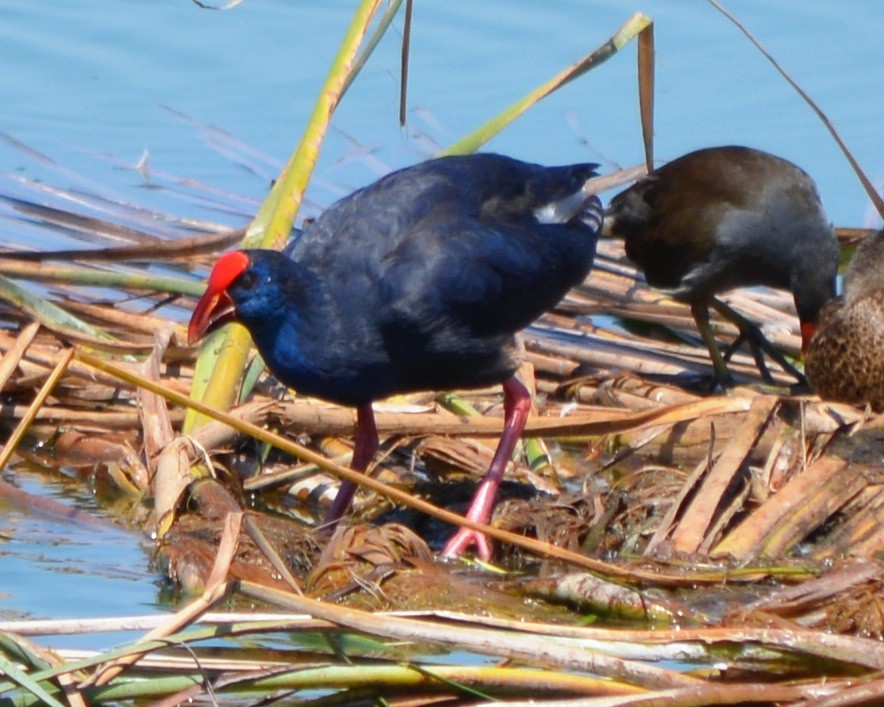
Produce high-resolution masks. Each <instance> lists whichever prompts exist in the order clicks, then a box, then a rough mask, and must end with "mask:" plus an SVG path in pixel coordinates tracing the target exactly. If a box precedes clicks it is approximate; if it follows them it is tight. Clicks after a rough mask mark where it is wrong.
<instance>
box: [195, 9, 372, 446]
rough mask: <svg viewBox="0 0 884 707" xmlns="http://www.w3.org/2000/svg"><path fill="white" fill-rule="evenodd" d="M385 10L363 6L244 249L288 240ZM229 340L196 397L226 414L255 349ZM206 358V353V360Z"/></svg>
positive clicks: (236, 333) (235, 333)
mask: <svg viewBox="0 0 884 707" xmlns="http://www.w3.org/2000/svg"><path fill="white" fill-rule="evenodd" d="M379 5H380V0H363V1H362V2H361V3H360V4H359V7H358V9H357V10H356V13H355V15H354V16H353V20H352V21H351V23H350V27H349V29H348V30H347V33H346V35H345V36H344V40H343V42H342V43H341V48H340V49H339V51H338V54H337V56H336V57H335V59H334V61H333V62H332V66H331V68H330V70H329V73H328V77H327V78H326V81H325V84H324V86H323V87H322V90H321V91H320V93H319V97H318V98H317V100H316V104H315V106H314V109H313V114H312V115H311V116H310V120H309V122H308V124H307V128H306V129H305V131H304V135H303V137H302V138H301V141H300V143H299V144H298V147H297V148H296V149H295V152H294V154H293V155H292V157H291V158H290V159H289V161H288V163H287V164H286V166H285V168H284V169H283V171H282V174H281V175H280V177H279V179H278V180H277V181H276V184H275V185H274V187H273V189H272V190H271V191H270V195H269V196H268V197H267V200H266V201H265V202H264V204H263V205H262V206H261V208H260V210H259V211H258V214H257V216H255V219H254V221H252V223H251V225H250V226H249V228H248V230H247V231H246V235H245V237H244V238H243V241H242V247H243V248H256V247H261V248H281V247H282V245H283V244H284V243H285V241H286V240H287V239H288V237H289V233H290V232H291V229H292V224H293V223H294V220H295V215H296V214H297V211H298V207H299V206H300V204H301V199H302V198H303V196H304V191H305V190H306V189H307V183H308V182H309V180H310V175H311V174H312V173H313V168H314V167H315V165H316V160H317V159H318V157H319V149H320V147H321V145H322V141H323V139H324V138H325V135H326V132H327V131H328V126H329V123H330V122H331V117H332V113H333V112H334V110H335V108H336V107H337V105H338V103H339V101H340V100H341V97H342V96H343V93H344V91H345V90H346V88H347V86H348V85H349V82H350V81H352V76H353V75H354V72H355V71H356V70H358V68H359V66H361V64H360V65H359V66H357V65H356V64H355V63H354V58H355V56H356V52H357V51H358V50H359V47H360V45H361V44H362V41H363V39H364V37H365V34H366V32H367V30H368V25H369V24H370V23H371V19H372V17H373V16H374V13H375V11H376V10H377V8H378V6H379ZM224 336H225V339H224V343H223V344H222V345H221V346H220V347H218V350H219V351H220V353H219V354H218V358H217V361H216V363H215V365H214V366H213V369H212V374H211V375H210V376H209V377H208V378H207V379H200V380H194V386H193V389H192V391H191V392H192V395H193V397H194V398H195V399H197V400H203V401H204V402H206V403H208V404H210V405H211V406H212V407H216V408H221V409H223V410H226V409H228V408H229V407H230V406H231V405H232V404H233V401H234V400H235V399H236V391H237V389H238V387H239V381H240V378H241V377H242V372H243V369H244V368H245V364H246V358H247V356H248V352H249V349H250V347H251V338H250V337H249V335H248V332H247V331H246V330H245V328H244V327H241V326H234V327H228V328H227V329H226V331H225V335H224ZM216 345H217V344H216V343H215V341H214V340H213V341H211V342H208V343H207V344H206V345H204V346H203V351H210V352H211V351H212V350H213V349H215V347H216ZM206 355H208V356H213V355H214V354H213V353H209V354H206ZM202 356H203V353H202V352H201V353H200V358H202ZM205 421H206V420H205V418H204V417H201V416H199V415H196V414H192V413H190V412H189V413H188V416H187V417H186V418H185V421H184V432H185V433H187V432H189V431H190V430H192V429H194V427H197V426H199V425H200V424H202V423H203V422H205Z"/></svg>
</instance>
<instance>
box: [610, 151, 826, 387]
mask: <svg viewBox="0 0 884 707" xmlns="http://www.w3.org/2000/svg"><path fill="white" fill-rule="evenodd" d="M605 233H606V234H607V235H611V236H615V237H620V238H624V239H625V240H626V254H627V256H629V258H630V259H631V260H632V261H633V262H634V263H635V264H636V265H637V266H638V267H639V268H641V270H642V271H644V274H645V278H646V279H647V281H648V283H649V284H650V285H652V286H653V287H656V288H659V289H662V290H667V291H670V292H671V294H672V296H673V297H674V298H675V299H677V300H679V301H682V302H686V303H688V304H690V306H691V314H692V315H693V317H694V320H695V321H696V323H697V328H698V329H699V331H700V335H701V336H702V337H703V342H704V343H705V344H706V347H707V348H708V349H709V355H710V357H711V358H712V364H713V367H714V369H715V377H716V379H717V380H718V381H719V382H720V383H722V384H727V383H730V382H732V380H731V377H730V374H729V373H728V371H727V366H726V364H725V357H723V356H722V354H721V352H720V351H719V349H718V346H717V345H716V342H715V337H714V335H713V332H712V328H711V327H710V325H709V306H712V307H714V308H715V309H716V310H717V311H718V312H719V313H720V314H721V315H722V316H724V317H725V318H727V319H729V320H730V321H732V322H733V323H734V324H736V326H737V327H738V328H739V329H740V336H739V338H738V339H737V340H736V342H735V343H734V348H736V346H737V345H739V344H740V343H741V342H742V341H744V340H748V341H749V343H750V345H751V346H752V350H753V353H754V354H755V359H756V362H757V364H758V368H759V371H760V372H761V374H762V375H763V376H764V377H765V379H766V380H770V374H769V373H768V371H767V369H766V367H765V366H764V362H763V359H762V355H761V350H763V351H765V352H767V353H768V355H770V356H771V357H772V358H773V359H774V360H775V361H777V362H778V363H779V364H780V365H781V366H783V367H784V368H786V369H787V370H789V371H790V372H792V373H793V375H796V377H798V378H799V380H801V379H802V378H801V374H800V373H798V372H797V371H796V370H795V369H794V368H793V367H792V366H791V365H790V364H789V363H788V361H786V360H785V358H784V357H783V355H782V354H781V353H780V352H779V351H778V350H777V349H776V348H775V347H773V346H772V345H771V344H770V343H769V342H768V341H767V340H766V339H765V338H764V336H763V335H762V333H761V331H760V330H759V328H758V326H757V325H755V324H753V323H752V322H750V321H748V320H747V319H746V318H745V317H743V316H741V315H739V314H738V313H737V312H734V311H733V310H732V309H731V308H730V307H728V306H727V305H725V304H724V303H723V302H720V301H719V300H717V299H716V298H715V295H716V294H718V293H719V292H724V291H726V290H730V289H732V288H735V287H744V286H750V285H769V286H771V287H777V288H782V289H786V290H790V291H791V292H792V294H793V295H794V298H795V308H796V310H797V311H798V318H799V320H800V322H801V335H802V350H806V347H807V344H808V343H809V341H810V337H811V336H812V334H813V331H814V328H815V325H816V322H817V319H818V317H819V313H820V310H821V309H822V307H823V305H824V304H826V302H828V301H829V300H830V299H831V298H832V297H834V296H835V277H836V274H837V269H838V252H839V248H838V242H837V240H836V238H835V233H834V231H833V229H832V227H831V225H830V224H829V221H828V219H827V218H826V215H825V213H824V211H823V207H822V204H821V202H820V198H819V195H818V193H817V190H816V186H815V185H814V182H813V180H812V179H811V178H810V177H809V176H808V175H807V174H806V173H805V172H804V171H803V170H801V169H799V168H798V167H796V166H795V165H794V164H792V163H791V162H788V161H786V160H784V159H781V158H779V157H776V156H774V155H771V154H769V153H767V152H762V151H760V150H754V149H751V148H748V147H735V146H731V147H712V148H707V149H704V150H698V151H696V152H691V153H690V154H687V155H684V156H683V157H679V158H678V159H676V160H673V161H672V162H669V163H668V164H665V165H663V166H662V167H660V168H659V169H656V170H654V171H653V172H652V173H651V174H649V175H648V176H647V177H645V178H644V179H642V180H640V181H639V182H637V183H636V184H634V185H633V186H631V187H630V188H629V189H627V190H625V191H623V192H621V193H620V194H618V195H617V196H615V197H614V198H613V199H612V200H611V204H610V206H609V207H608V210H607V214H606V217H605Z"/></svg>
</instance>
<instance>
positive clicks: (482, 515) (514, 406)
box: [443, 376, 531, 560]
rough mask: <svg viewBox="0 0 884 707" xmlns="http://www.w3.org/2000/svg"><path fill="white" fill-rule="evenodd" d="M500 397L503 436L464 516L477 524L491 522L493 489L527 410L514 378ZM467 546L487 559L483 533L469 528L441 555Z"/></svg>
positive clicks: (528, 397)
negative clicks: (501, 401) (502, 413)
mask: <svg viewBox="0 0 884 707" xmlns="http://www.w3.org/2000/svg"><path fill="white" fill-rule="evenodd" d="M503 395H504V397H503V409H504V424H503V434H501V436H500V442H498V444H497V451H495V452H494V458H493V459H492V460H491V466H489V467H488V473H487V474H485V478H484V479H482V483H480V484H479V488H477V489H476V493H475V495H474V496H473V502H472V503H471V504H470V509H469V511H467V514H466V517H467V518H469V519H470V520H472V521H475V522H477V523H488V521H489V520H491V513H492V511H493V510H494V500H495V498H496V497H497V489H498V488H499V487H500V482H501V480H502V479H503V474H504V472H505V471H506V467H507V465H508V464H509V461H510V458H511V457H512V455H513V449H515V447H516V442H518V441H519V437H521V435H522V430H523V429H525V422H526V421H527V420H528V412H529V411H530V410H531V394H530V393H529V392H528V389H527V388H525V386H524V385H522V384H521V383H520V382H519V381H518V379H516V377H515V376H513V377H512V378H508V379H507V380H506V381H505V382H504V384H503ZM471 545H475V546H476V551H477V552H478V553H479V557H481V558H482V559H483V560H489V559H491V545H490V543H489V542H488V538H487V537H486V536H485V534H484V533H480V532H478V531H476V530H470V529H469V528H460V529H459V530H458V531H457V532H456V533H455V534H454V536H453V537H452V538H451V540H449V541H448V544H447V545H446V546H445V550H444V551H443V554H444V555H445V556H446V557H457V556H458V555H460V554H461V553H462V552H463V551H464V550H466V549H467V548H468V547H470V546H471Z"/></svg>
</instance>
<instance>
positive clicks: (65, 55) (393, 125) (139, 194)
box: [0, 0, 884, 616]
mask: <svg viewBox="0 0 884 707" xmlns="http://www.w3.org/2000/svg"><path fill="white" fill-rule="evenodd" d="M729 4H730V5H731V6H732V7H731V9H732V10H733V11H735V12H736V13H737V14H738V15H739V17H740V19H741V20H742V21H743V22H744V23H745V24H746V25H747V26H748V27H749V28H750V29H751V30H752V31H753V32H755V33H756V35H757V36H758V38H759V39H760V40H761V41H762V42H763V43H764V44H765V45H766V46H767V48H768V49H769V50H770V51H771V52H772V53H773V54H774V55H775V56H776V57H777V58H778V59H779V60H780V61H781V62H782V63H783V64H784V66H785V67H786V68H787V69H788V70H789V71H790V72H791V73H792V75H793V76H794V77H795V78H796V79H797V80H798V81H799V82H800V83H801V85H802V86H803V87H804V88H805V89H806V90H807V91H808V93H810V95H811V96H813V97H814V98H815V99H816V100H817V102H818V103H819V104H820V106H821V107H822V108H823V109H824V110H825V111H826V112H827V114H828V115H829V117H830V118H831V120H832V121H833V122H834V123H835V125H836V126H837V127H838V129H839V130H840V131H841V133H842V135H843V137H844V139H845V140H846V142H847V143H848V145H849V146H850V147H851V148H852V149H853V150H854V152H855V154H856V157H857V159H858V160H859V162H860V164H861V165H862V166H863V167H865V169H866V170H867V172H868V174H869V176H870V177H871V178H872V179H874V180H877V181H878V182H879V183H880V182H881V180H882V178H884V141H882V139H881V116H882V115H884V91H882V88H884V86H882V83H884V81H882V79H884V75H882V66H884V42H882V41H881V37H882V36H884V4H882V2H881V0H850V2H840V3H838V2H831V0H778V2H776V3H772V2H769V0H742V2H733V0H731V2H730V3H729ZM416 5H417V7H416V9H415V16H414V19H415V25H414V35H413V44H412V56H411V71H410V77H411V81H410V86H409V102H408V106H409V113H408V125H407V127H406V128H400V127H399V126H398V124H397V112H398V74H399V63H398V62H399V58H398V57H399V44H398V32H396V33H391V35H390V36H389V37H388V38H386V39H385V40H384V42H383V43H382V45H381V46H380V48H379V50H378V52H377V53H376V55H375V56H374V57H373V58H372V59H371V61H370V63H369V64H368V66H367V67H366V69H365V71H364V72H363V74H362V75H361V76H360V77H359V78H358V79H357V81H356V83H355V84H354V86H353V87H352V89H351V91H350V92H349V94H348V95H347V96H346V97H345V99H344V102H343V104H342V106H341V108H340V110H339V111H338V113H337V115H336V117H335V121H334V127H333V129H332V131H331V133H330V135H329V137H328V140H327V142H326V144H325V146H324V148H323V152H322V155H321V158H320V162H319V165H318V168H317V172H316V175H315V178H314V181H313V183H312V186H311V188H310V190H309V192H308V197H309V203H308V204H307V205H306V206H305V214H309V213H311V212H315V211H316V210H317V209H318V208H320V207H321V206H324V205H326V204H328V203H329V202H330V201H331V200H333V199H334V198H336V197H337V196H339V195H341V194H343V193H345V192H346V191H349V190H350V189H352V188H354V187H357V186H359V185H362V184H364V183H366V182H367V181H370V180H371V179H373V178H375V177H376V176H377V175H378V174H379V173H381V172H383V171H386V170H388V169H391V168H393V167H398V166H403V165H406V164H410V163H412V162H414V161H416V160H418V159H421V158H422V157H424V156H426V155H429V154H432V153H433V152H434V151H435V150H436V149H439V148H440V147H444V146H446V145H447V144H449V143H451V142H453V141H454V140H456V139H458V138H460V137H461V136H463V135H464V134H466V133H467V132H469V131H471V130H472V129H474V128H475V127H477V126H478V125H480V124H481V123H482V122H484V121H485V120H487V119H488V118H489V117H491V116H493V115H495V114H496V113H497V112H498V111H500V110H501V109H503V108H504V107H506V106H507V105H509V104H510V103H511V102H513V101H514V100H516V99H517V98H519V97H520V96H522V95H523V94H524V93H526V92H527V91H529V90H530V89H532V88H533V87H535V86H537V85H538V84H539V83H541V82H542V81H544V80H546V79H547V78H549V77H550V76H552V75H554V74H555V73H557V72H558V71H560V70H561V69H562V68H564V67H565V66H567V65H569V64H571V63H572V62H574V61H576V60H577V59H578V58H580V57H581V56H582V55H583V54H585V53H586V52H588V51H590V50H592V49H594V48H595V47H597V46H598V45H599V44H601V43H602V42H603V41H604V40H605V39H606V38H607V37H608V36H609V35H610V34H611V33H612V32H613V31H614V30H615V29H616V28H617V27H619V26H620V25H621V24H622V23H623V22H624V21H625V20H626V19H627V18H628V17H629V16H630V15H631V14H632V12H634V11H636V10H639V9H641V10H643V11H644V12H646V13H647V14H648V15H650V16H651V17H653V18H654V20H655V22H656V48H657V59H658V72H657V105H656V116H657V121H656V140H657V154H658V157H659V158H661V159H667V158H671V157H675V156H677V155H679V154H682V153H684V152H687V151H689V150H691V149H695V148H698V147H701V146H707V145H713V144H724V143H742V144H748V145H752V146H755V147H760V148H762V149H766V150H769V151H771V152H775V153H777V154H780V155H782V156H784V157H787V158H789V159H792V160H793V161H795V162H797V163H798V164H800V165H801V166H803V167H804V168H805V169H807V170H808V171H809V172H810V173H811V174H812V175H813V176H814V178H815V179H816V180H817V182H818V184H819V186H820V191H821V194H822V197H823V200H824V202H825V205H826V208H827V210H828V212H829V216H830V218H831V219H832V220H833V221H834V222H835V223H836V224H837V225H842V226H858V225H873V224H875V223H877V220H876V218H874V217H872V215H871V214H870V212H869V207H868V200H867V198H866V196H865V194H864V192H863V191H862V189H861V187H860V185H859V183H858V181H857V180H856V178H855V177H854V176H853V174H852V172H851V171H850V169H849V167H848V166H847V164H846V162H845V160H844V159H843V157H842V156H841V154H840V152H839V151H838V149H837V148H836V146H835V145H834V143H833V142H832V140H831V139H830V138H829V136H828V133H827V132H826V130H825V129H824V128H823V127H822V125H821V124H820V122H819V121H818V120H817V118H816V117H815V116H814V115H813V114H812V113H811V111H810V110H809V109H808V108H807V107H806V106H805V104H804V103H803V102H802V101H801V100H800V99H799V98H798V97H797V96H796V95H795V93H794V92H793V91H792V89H791V88H789V87H788V86H787V85H786V83H785V82H784V81H783V80H782V78H781V77H780V76H779V75H778V74H777V73H776V72H775V71H774V69H773V68H772V67H771V66H770V65H769V64H768V63H767V61H766V60H764V59H763V58H762V57H761V56H760V55H759V54H758V52H757V51H756V50H755V49H754V47H752V46H751V45H750V44H749V42H748V40H747V39H746V38H745V37H743V36H742V35H741V34H740V33H739V32H738V31H737V30H736V28H735V27H733V25H731V24H730V23H729V22H728V21H726V20H725V19H724V18H723V17H722V16H721V15H720V14H719V13H718V12H717V11H716V10H715V9H714V8H713V7H712V6H711V5H710V4H708V3H705V2H701V1H700V0H645V1H644V2H642V3H634V4H633V3H628V2H623V1H622V0H595V1H592V2H590V1H588V0H584V1H580V0H557V1H555V2H552V1H550V2H536V1H533V2H532V1H531V0H521V1H518V0H483V2H456V1H453V0H421V2H418V3H416ZM355 6H356V3H355V2H344V1H343V0H334V1H328V2H315V1H312V2H306V1H304V0H245V2H243V3H242V4H241V5H240V6H238V7H237V8H235V9H234V10H231V11H229V12H208V11H204V10H200V9H198V8H197V7H196V6H195V5H193V4H192V3H190V2H188V0H150V1H149V2H148V1H147V0H39V1H38V0H5V1H4V2H2V3H0V132H3V133H6V134H9V135H11V136H13V137H14V138H15V139H16V140H19V141H21V142H22V143H24V144H26V145H28V146H29V147H31V148H33V149H34V150H38V151H39V152H40V153H42V154H44V155H47V156H49V157H50V158H52V159H53V160H55V161H57V163H58V165H60V166H58V165H56V166H53V165H50V164H47V163H45V162H43V161H41V160H40V159H37V158H36V157H35V156H34V155H33V154H30V153H29V152H27V151H25V150H22V149H20V148H16V147H13V146H11V145H10V144H9V143H8V142H4V141H0V179H2V180H3V184H2V185H0V186H3V188H4V189H7V191H8V190H10V189H14V187H13V186H10V184H11V183H10V181H9V178H10V176H12V177H14V176H16V175H21V176H26V177H32V178H41V179H44V180H46V181H48V182H50V183H52V184H54V185H57V186H60V187H79V188H84V189H86V190H88V191H90V192H92V193H101V194H107V195H110V196H112V197H115V198H118V199H123V200H128V201H133V202H137V203H141V204H145V205H149V206H152V207H154V208H157V209H160V210H163V211H166V212H171V213H175V214H179V215H182V216H199V217H201V218H211V219H213V220H217V221H221V222H225V223H231V224H241V223H244V222H245V220H246V219H247V216H248V214H249V213H251V212H252V211H253V210H254V209H255V208H256V205H257V204H258V203H259V202H260V199H261V198H262V197H263V195H264V194H265V193H266V190H267V188H268V186H269V183H270V180H272V179H273V178H274V177H275V176H276V173H277V170H278V169H279V166H280V165H281V164H282V162H283V161H284V160H285V159H286V157H287V156H288V154H289V153H290V152H291V150H292V149H293V147H294V145H295V144H296V141H297V139H298V138H299V136H300V134H301V131H302V130H303V127H304V125H305V123H306V121H307V119H308V116H309V113H310V110H311V107H312V102H313V99H314V96H315V94H316V92H317V90H318V89H319V87H320V85H321V83H322V81H323V79H324V76H325V71H326V68H327V66H328V64H329V62H330V60H331V58H332V57H333V56H334V53H335V51H336V49H337V46H338V43H339V41H340V38H341V37H342V35H343V32H344V29H345V27H346V25H347V24H348V22H349V18H350V15H351V13H352V11H353V9H354V8H355ZM635 86H636V83H635V49H634V47H628V48H627V49H626V50H625V51H624V52H623V53H622V54H621V55H619V56H616V57H614V58H613V59H612V60H611V61H609V62H608V63H607V64H605V65H604V66H602V67H601V68H600V69H597V70H596V71H594V72H592V73H591V74H589V75H587V76H585V77H583V78H581V79H579V80H578V81H576V82H574V83H572V84H571V85H569V86H568V87H566V88H565V89H563V90H562V91H560V92H558V93H556V94H555V95H553V96H552V97H550V98H549V99H547V100H545V101H544V102H543V103H542V104H540V105H539V106H536V107H535V108H534V109H532V110H531V111H530V112H529V114H527V115H526V116H524V117H523V118H522V119H520V120H519V121H518V122H517V123H516V124H515V125H513V126H511V127H510V128H509V129H508V130H507V131H505V132H504V133H503V134H502V135H500V136H499V137H497V138H495V139H494V140H493V142H492V143H491V144H490V145H489V146H488V148H489V149H494V150H498V151H501V152H505V153H509V154H512V155H514V156H517V157H520V158H524V159H529V160H536V161H540V162H549V163H554V162H569V161H585V160H595V161H599V162H601V163H603V165H604V166H605V167H606V168H607V167H610V166H612V165H629V164H634V163H636V162H639V161H640V160H641V158H642V151H641V143H640V137H639V124H638V118H637V99H636V88H635ZM182 114H183V115H185V116H188V117H189V118H190V119H192V121H195V122H190V121H188V120H185V119H183V118H182V117H180V116H181V115H182ZM210 126H215V127H216V128H217V130H215V129H212V128H210ZM145 151H147V153H148V154H149V165H150V173H149V176H148V177H147V178H145V177H144V176H143V175H142V174H141V173H139V172H137V171H134V170H133V169H131V168H129V169H127V168H125V167H126V165H129V166H130V167H131V165H133V164H134V163H136V162H137V161H138V160H139V159H140V158H141V157H142V154H143V153H144V152H145ZM62 167H63V168H62ZM175 177H189V178H193V179H197V180H200V181H202V182H205V183H206V184H208V185H211V186H212V187H213V188H216V189H218V190H220V193H221V194H222V195H223V194H224V193H226V194H228V196H227V197H224V196H221V197H220V201H222V202H223V203H224V204H225V205H226V206H230V207H231V208H230V209H229V210H227V209H225V210H221V209H219V208H217V206H210V205H206V204H204V203H197V202H196V201H194V200H193V199H192V198H189V197H188V196H187V195H186V193H187V189H186V188H184V187H182V189H183V190H184V191H185V192H186V193H185V195H184V196H182V195H180V194H174V193H172V192H170V191H169V190H164V189H152V188H148V187H155V186H157V185H158V184H159V185H166V186H168V185H170V184H172V183H173V178H175ZM30 238H33V235H32V233H31V231H28V230H25V228H24V227H23V226H22V225H21V223H20V222H17V221H16V220H14V219H9V218H6V219H0V241H3V242H12V243H15V242H23V241H24V240H26V239H30ZM41 238H44V239H45V242H43V243H42V244H43V245H44V246H45V247H60V246H63V245H65V243H64V237H63V236H61V235H58V234H53V235H51V236H50V235H48V234H45V233H44V234H43V235H41ZM31 242H32V241H31ZM10 513H11V512H10V511H9V510H0V526H2V527H4V528H9V527H14V532H11V533H10V534H9V536H8V538H7V539H6V543H5V549H6V550H7V554H8V556H7V558H5V559H4V568H6V567H8V566H10V565H7V564H6V562H7V560H8V558H10V557H11V558H17V560H16V562H17V563H18V564H15V565H13V566H14V567H15V573H14V574H11V573H10V571H9V570H7V569H4V573H3V575H2V579H0V592H5V593H7V594H8V596H4V597H3V598H2V599H0V610H5V611H7V612H13V613H14V612H16V611H18V612H22V613H24V614H31V615H39V616H47V615H52V616H58V615H62V614H63V615H95V614H96V609H100V612H99V613H108V614H114V613H133V612H137V611H141V610H144V609H145V607H147V606H149V605H150V604H151V602H152V601H153V600H154V597H155V595H156V591H157V590H156V586H155V584H154V581H155V579H156V578H155V577H154V576H152V575H151V574H150V573H149V572H147V571H146V570H145V571H144V573H141V571H140V568H141V567H144V566H146V558H145V557H144V555H143V551H142V550H141V549H140V548H139V546H138V539H137V538H133V537H127V536H122V537H121V538H117V539H115V540H113V541H110V540H108V538H107V537H105V536H103V535H101V534H98V535H90V534H89V533H84V534H79V535H72V534H71V532H70V531H68V530H66V529H59V530H55V529H53V527H52V526H41V525H40V522H39V521H37V520H32V519H27V518H24V519H20V520H14V518H15V516H14V515H9V514H10ZM13 513H14V512H13ZM31 524H33V525H31ZM29 528H30V529H29ZM67 537H71V538H73V539H74V540H75V541H71V542H60V541H59V540H60V538H67ZM41 558H51V561H44V559H41ZM9 562H12V560H9ZM114 563H118V566H119V567H121V568H125V569H123V570H121V571H120V575H119V576H115V572H114V571H113V570H111V571H107V572H105V571H100V572H97V573H96V574H95V575H93V572H91V571H89V572H81V569H82V568H84V567H85V568H87V569H90V570H91V569H95V568H108V567H109V566H113V565H114ZM133 567H135V568H136V571H135V572H134V574H133V571H132V568H133ZM62 574H65V575H66V577H65V584H64V587H65V589H64V604H63V605H62V604H59V603H58V598H57V597H54V596H53V594H52V592H51V591H47V592H42V591H30V588H31V587H47V588H49V587H51V586H52V585H53V583H52V579H53V578H54V577H57V576H59V575H62ZM92 580H94V581H92ZM62 606H63V609H60V608H59V607H62Z"/></svg>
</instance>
